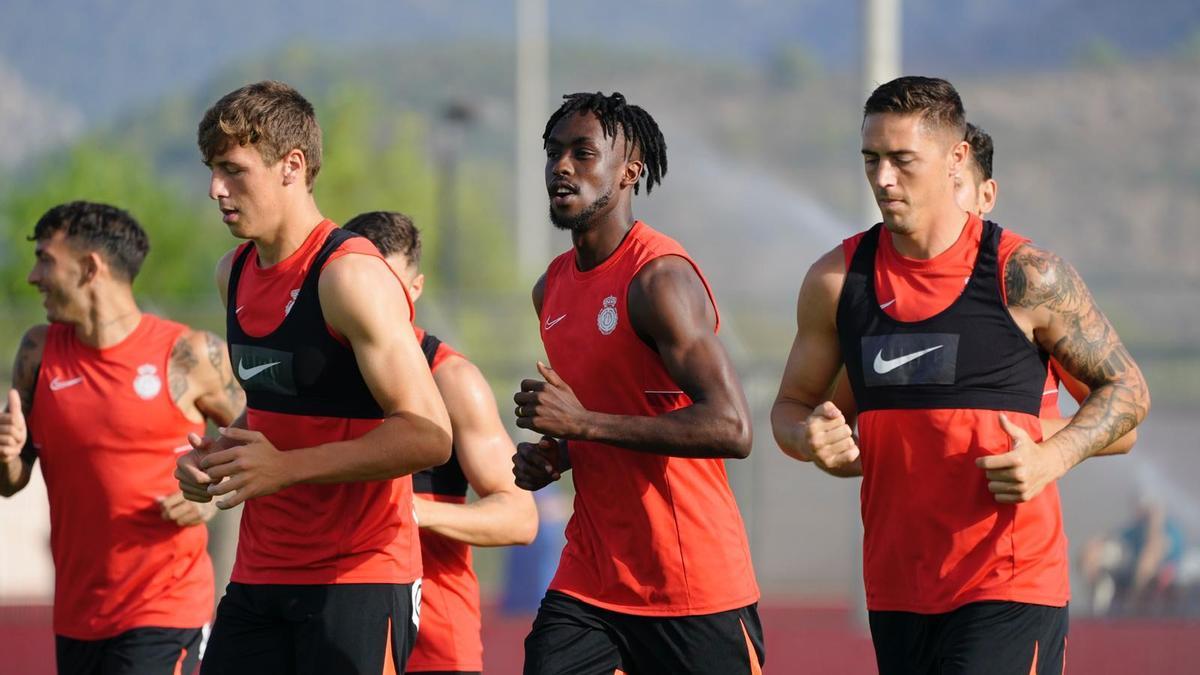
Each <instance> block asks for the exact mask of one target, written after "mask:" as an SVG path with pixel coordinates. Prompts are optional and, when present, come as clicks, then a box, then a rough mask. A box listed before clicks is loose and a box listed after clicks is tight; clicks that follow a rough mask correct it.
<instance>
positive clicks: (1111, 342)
mask: <svg viewBox="0 0 1200 675" xmlns="http://www.w3.org/2000/svg"><path fill="white" fill-rule="evenodd" d="M1005 285H1006V291H1007V293H1008V302H1009V305H1010V306H1011V307H1016V308H1020V309H1021V310H1022V311H1026V312H1029V314H1030V316H1031V317H1032V319H1033V330H1034V337H1035V339H1036V341H1037V343H1038V344H1039V345H1040V346H1041V347H1042V349H1044V350H1045V351H1047V352H1048V353H1049V354H1050V355H1051V356H1053V357H1054V358H1055V360H1057V361H1058V363H1059V364H1060V365H1062V367H1063V370H1064V371H1065V372H1066V373H1068V374H1070V375H1072V376H1073V377H1075V378H1076V379H1078V380H1079V381H1080V382H1082V383H1083V384H1084V385H1086V386H1087V387H1089V388H1091V389H1096V388H1098V387H1101V386H1104V385H1106V384H1110V383H1112V382H1115V381H1117V380H1118V379H1120V378H1121V377H1122V376H1123V375H1124V374H1125V373H1127V372H1129V371H1130V370H1132V369H1136V366H1134V365H1133V359H1132V358H1131V357H1130V355H1129V352H1128V351H1127V350H1126V349H1125V346H1124V345H1123V344H1122V343H1121V339H1120V337H1118V335H1117V332H1116V330H1115V329H1114V328H1113V326H1112V324H1111V323H1110V322H1109V320H1108V317H1106V316H1105V315H1104V313H1103V312H1101V311H1100V308H1099V307H1098V306H1097V305H1096V301H1095V299H1094V298H1093V297H1092V294H1091V292H1090V291H1089V290H1088V288H1087V286H1086V285H1085V284H1084V283H1083V279H1082V278H1080V276H1079V273H1078V272H1076V271H1075V268H1073V267H1072V266H1071V265H1069V264H1068V263H1067V262H1066V261H1065V260H1063V259H1062V258H1060V257H1059V256H1057V255H1055V254H1053V253H1050V252H1048V251H1042V250H1040V249H1037V248H1035V247H1032V246H1029V245H1026V246H1023V247H1021V248H1020V249H1018V250H1017V251H1016V252H1015V253H1014V254H1013V256H1012V259H1011V260H1010V261H1009V263H1008V269H1007V272H1006V282H1005Z"/></svg>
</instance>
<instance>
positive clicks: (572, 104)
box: [542, 91, 667, 194]
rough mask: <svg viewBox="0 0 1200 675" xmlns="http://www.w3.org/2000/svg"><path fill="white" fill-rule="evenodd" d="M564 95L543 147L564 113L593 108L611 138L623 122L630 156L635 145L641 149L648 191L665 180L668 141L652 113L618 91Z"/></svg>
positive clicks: (636, 185) (545, 134)
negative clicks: (633, 103) (608, 93)
mask: <svg viewBox="0 0 1200 675" xmlns="http://www.w3.org/2000/svg"><path fill="white" fill-rule="evenodd" d="M563 98H564V99H566V102H565V103H563V104H562V106H561V107H559V109H558V110H556V111H554V114H553V115H551V116H550V120H549V121H548V122H546V131H545V132H544V133H543V134H542V147H545V146H546V142H547V141H548V140H549V138H550V131H551V130H552V129H554V125H556V124H558V123H559V121H560V120H562V119H563V118H564V117H569V116H570V115H574V114H576V113H589V112H590V113H592V114H593V115H595V116H596V119H598V120H600V127H601V128H602V129H604V135H605V136H606V137H608V138H616V137H617V125H618V124H619V125H621V132H622V133H623V134H625V142H626V147H627V151H626V157H627V158H628V157H632V156H633V153H634V149H635V148H636V149H637V150H640V151H641V154H642V157H641V159H642V174H641V175H642V176H645V177H646V194H650V191H651V190H652V189H654V186H655V185H659V184H661V183H662V177H663V176H665V175H666V173H667V141H666V139H664V138H663V135H662V132H661V131H659V129H658V123H657V122H655V121H654V118H653V117H651V116H650V113H648V112H646V111H645V110H643V109H642V108H641V107H640V106H636V105H630V104H628V103H626V102H625V97H624V96H622V95H621V93H620V92H616V91H614V92H613V93H612V96H605V95H604V94H602V93H600V92H596V93H594V94H588V93H582V92H581V93H577V94H566V95H564V96H563ZM641 184H642V181H641V179H640V178H639V179H638V182H636V183H634V184H633V193H634V194H637V193H638V188H639V187H640V186H641Z"/></svg>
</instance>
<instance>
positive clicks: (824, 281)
mask: <svg viewBox="0 0 1200 675" xmlns="http://www.w3.org/2000/svg"><path fill="white" fill-rule="evenodd" d="M857 238H858V239H861V235H858V236H857ZM853 239H855V238H851V239H847V240H846V242H843V243H842V244H840V245H838V246H836V247H834V248H833V249H831V250H829V251H826V252H825V253H824V254H822V255H821V257H819V258H817V259H816V260H815V261H814V262H813V264H812V265H810V266H809V268H808V272H807V273H806V274H805V275H804V282H803V286H802V288H803V287H811V288H812V290H813V291H818V292H821V293H823V294H825V295H830V296H832V297H836V296H838V295H839V294H840V293H841V292H842V284H843V282H845V280H846V267H847V264H846V259H845V258H846V255H845V251H846V250H847V247H848V246H851V248H850V250H851V252H853V250H854V249H853V246H857V243H858V242H857V241H854V243H853V244H850V242H851V241H852V240H853Z"/></svg>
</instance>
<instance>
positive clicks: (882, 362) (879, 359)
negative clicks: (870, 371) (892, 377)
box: [874, 345, 945, 375]
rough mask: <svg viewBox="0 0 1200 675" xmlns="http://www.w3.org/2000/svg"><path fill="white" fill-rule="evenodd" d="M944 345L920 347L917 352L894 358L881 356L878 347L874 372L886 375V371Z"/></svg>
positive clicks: (881, 351) (890, 370)
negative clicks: (927, 347)
mask: <svg viewBox="0 0 1200 675" xmlns="http://www.w3.org/2000/svg"><path fill="white" fill-rule="evenodd" d="M944 346H945V345H938V346H936V347H930V348H929V349H922V350H921V351H919V352H913V353H911V354H905V355H904V356H897V357H896V358H894V359H885V358H883V350H882V349H880V350H879V353H878V354H876V355H875V364H874V366H875V372H877V373H879V374H880V375H886V374H887V373H890V372H892V371H893V370H895V369H897V368H899V367H900V366H902V365H904V364H906V363H908V362H909V361H916V360H917V359H919V358H921V357H922V356H925V355H926V354H928V353H929V352H932V351H937V350H939V349H941V348H942V347H944Z"/></svg>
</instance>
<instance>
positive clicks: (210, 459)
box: [200, 427, 294, 509]
mask: <svg viewBox="0 0 1200 675" xmlns="http://www.w3.org/2000/svg"><path fill="white" fill-rule="evenodd" d="M220 432H221V438H223V439H225V442H226V443H230V444H233V446H234V447H230V448H227V449H223V450H215V451H211V452H207V453H205V454H204V456H203V457H201V458H200V469H201V470H202V471H203V472H204V473H205V474H207V475H208V477H209V478H210V479H211V481H212V483H210V484H209V486H208V494H210V495H212V496H214V497H217V496H221V495H226V494H229V493H230V492H234V493H235V494H233V495H232V496H230V497H228V498H226V499H224V500H220V501H218V502H217V508H219V509H231V508H233V507H235V506H237V505H238V504H241V503H242V502H244V501H246V500H247V499H251V498H253V497H262V496H265V495H270V494H274V493H276V492H279V491H280V490H282V489H283V488H285V487H287V486H289V485H291V484H292V483H293V482H294V481H292V480H291V477H290V475H289V473H288V463H287V462H286V461H285V458H284V456H283V453H282V452H280V451H279V449H277V448H276V447H275V446H274V445H273V444H272V443H271V441H269V440H267V437H266V436H263V435H262V433H261V432H258V431H249V430H247V429H239V428H237V427H224V428H222V429H220ZM226 479H227V480H226Z"/></svg>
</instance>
